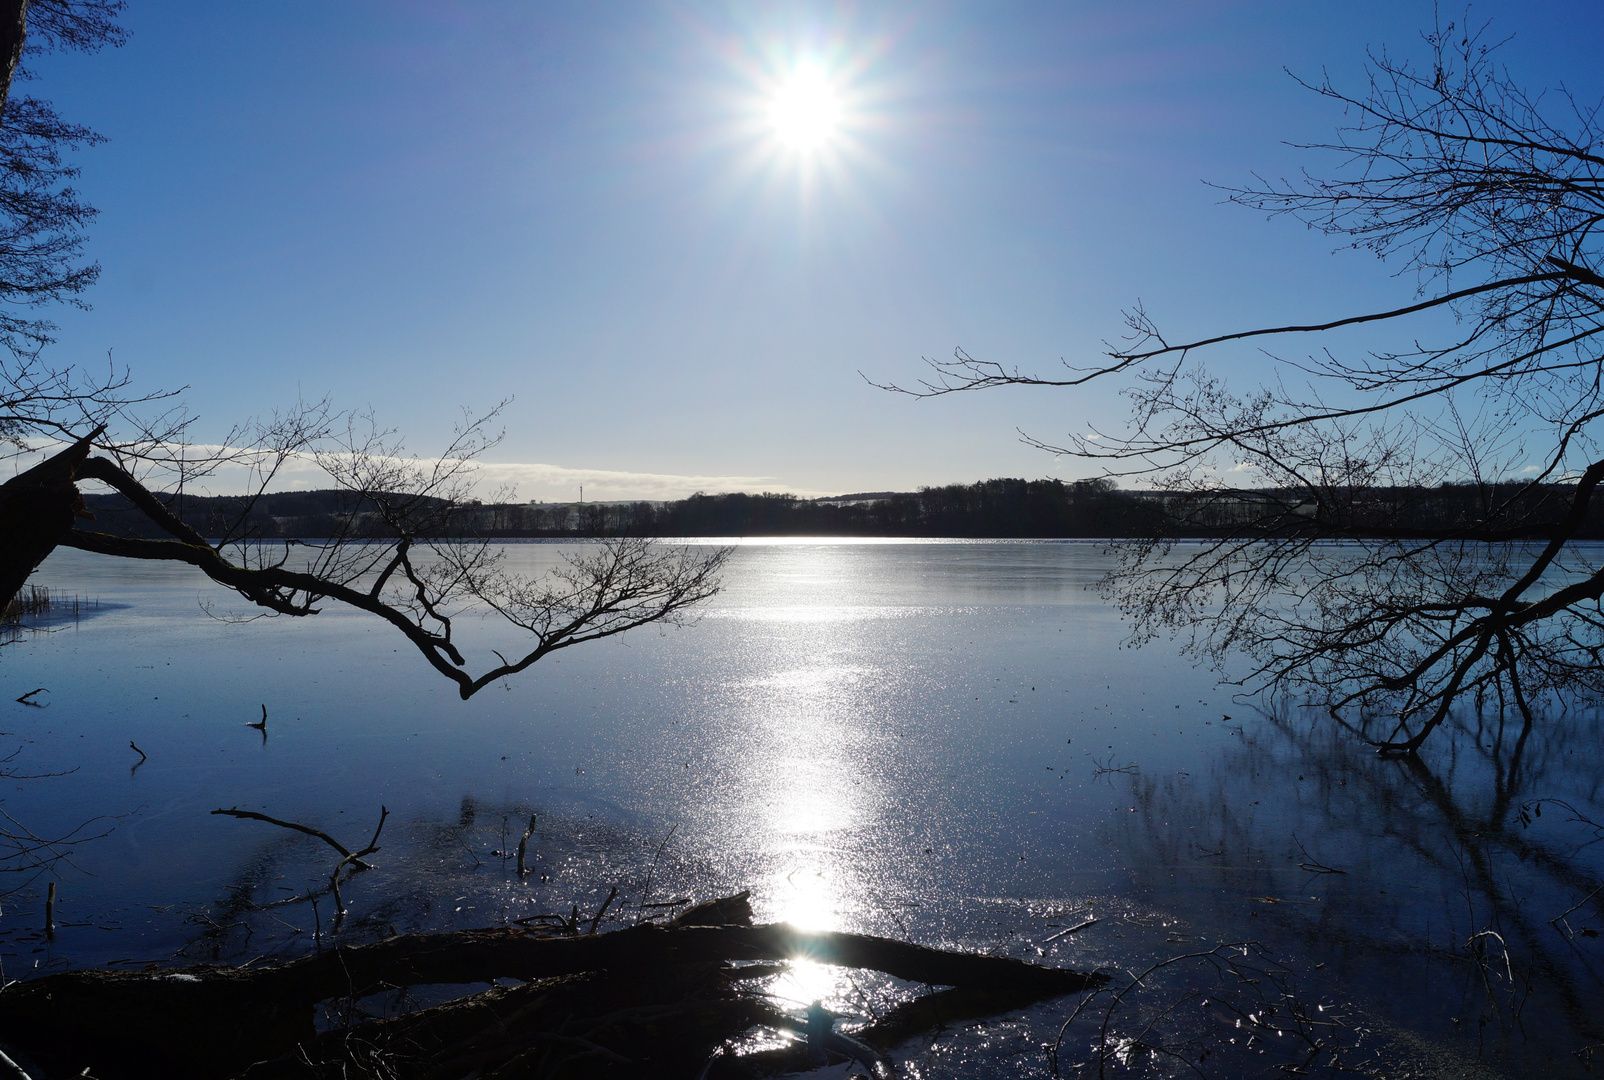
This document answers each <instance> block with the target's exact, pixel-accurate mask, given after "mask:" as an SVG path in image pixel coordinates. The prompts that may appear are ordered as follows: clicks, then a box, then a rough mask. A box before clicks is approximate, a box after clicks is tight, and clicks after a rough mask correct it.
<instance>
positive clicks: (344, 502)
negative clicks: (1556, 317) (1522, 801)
mask: <svg viewBox="0 0 1604 1080" xmlns="http://www.w3.org/2000/svg"><path fill="white" fill-rule="evenodd" d="M1573 493H1574V488H1573V486H1572V485H1566V484H1552V485H1546V486H1536V487H1534V486H1529V485H1516V484H1510V485H1486V484H1484V485H1477V484H1444V485H1440V486H1437V487H1430V488H1401V487H1400V488H1363V489H1359V488H1356V489H1351V490H1348V489H1339V488H1334V489H1329V490H1323V491H1321V492H1320V493H1319V494H1318V496H1316V497H1311V496H1310V495H1309V493H1308V491H1307V490H1305V491H1301V492H1290V491H1286V490H1282V489H1270V488H1265V489H1244V490H1219V491H1206V492H1198V491H1187V492H1162V491H1157V492H1155V491H1127V490H1121V489H1119V488H1118V487H1116V486H1115V485H1114V483H1113V482H1112V481H1109V480H1078V481H1072V482H1067V483H1066V482H1065V481H1062V480H1019V479H999V480H984V481H981V482H979V483H975V484H949V485H946V486H943V487H930V488H921V489H920V490H918V491H914V492H906V493H877V494H876V495H875V496H872V497H869V496H866V497H863V498H861V499H854V498H852V497H850V496H849V497H843V498H839V499H829V500H821V499H803V498H799V497H797V496H795V495H786V494H773V493H764V494H761V495H748V494H741V493H736V494H724V495H703V494H697V495H692V496H691V497H690V498H688V499H679V500H675V501H672V502H660V503H653V502H616V503H570V504H564V503H552V504H535V503H479V502H464V503H457V504H455V505H450V506H447V505H445V504H444V503H442V505H441V506H440V508H439V513H438V514H437V515H436V520H438V521H440V522H442V523H443V525H442V528H441V531H442V532H444V533H446V534H451V535H462V536H477V537H508V538H514V537H585V536H668V537H674V536H907V537H915V536H939V537H970V538H998V539H1014V538H1019V539H1025V538H1054V537H1067V538H1074V537H1083V538H1095V537H1111V538H1120V537H1141V536H1146V537H1151V536H1154V535H1165V534H1167V535H1171V536H1198V537H1217V536H1224V535H1233V534H1236V533H1239V532H1241V531H1243V530H1256V531H1258V532H1260V533H1262V531H1263V529H1264V526H1265V524H1266V522H1272V521H1273V522H1275V523H1276V525H1275V527H1274V531H1275V532H1277V533H1279V534H1281V535H1289V536H1290V535H1299V534H1302V535H1329V536H1333V537H1341V536H1376V535H1391V536H1409V535H1414V534H1417V533H1418V534H1424V533H1427V532H1431V533H1440V532H1441V531H1442V530H1444V529H1452V528H1454V527H1455V526H1456V525H1458V524H1459V523H1461V522H1469V521H1481V522H1486V521H1488V520H1493V521H1497V520H1500V519H1507V520H1509V521H1510V522H1516V521H1530V520H1532V519H1533V518H1541V517H1542V516H1543V515H1545V514H1548V515H1550V516H1552V517H1554V518H1555V520H1558V519H1559V518H1561V517H1563V516H1564V513H1565V511H1566V509H1567V508H1568V507H1569V506H1570V505H1571V502H1572V496H1573ZM86 501H87V503H88V507H89V509H90V510H91V511H92V512H93V513H94V515H95V521H94V525H93V527H94V528H96V529H98V530H100V531H104V532H111V533H115V534H118V535H124V536H137V537H157V536H161V535H163V534H162V533H161V532H160V530H159V529H157V528H156V527H155V526H153V525H152V523H151V522H150V520H149V518H148V517H147V516H146V515H145V514H143V513H141V512H140V511H139V510H137V509H136V508H135V507H134V506H133V505H132V504H131V503H129V502H128V500H127V499H125V498H123V496H121V495H118V494H104V495H88V496H86ZM167 505H168V509H169V510H171V511H172V512H173V514H174V515H176V516H178V517H180V518H181V519H182V520H183V521H184V522H185V523H186V524H188V525H189V526H191V527H192V528H194V529H195V530H196V531H197V532H199V533H201V534H202V535H211V534H212V533H213V532H215V531H216V530H217V528H218V527H219V526H221V525H222V524H223V523H230V524H231V525H232V526H233V527H234V528H235V529H236V530H238V529H239V528H240V527H241V523H242V522H243V528H244V530H245V531H246V532H247V533H248V535H251V536H256V537H260V538H262V539H287V538H301V539H311V538H317V537H327V536H339V535H347V534H348V533H349V532H350V525H351V523H352V522H353V520H357V521H359V522H360V523H361V524H362V525H363V526H364V528H365V529H366V530H367V532H368V533H370V534H373V535H379V536H382V535H384V525H383V521H382V519H381V518H380V515H379V513H378V507H377V506H376V504H374V503H373V501H372V500H371V499H369V498H365V497H355V496H353V495H352V493H350V492H348V491H337V490H331V491H286V492H277V493H271V494H264V495H259V496H256V497H255V498H254V499H250V500H247V499H244V498H238V497H232V496H194V495H191V496H185V497H179V496H171V497H169V498H168V500H167ZM1578 536H1580V537H1587V538H1593V539H1598V538H1604V510H1592V511H1590V512H1589V514H1588V516H1587V519H1586V520H1585V521H1584V522H1583V523H1582V524H1581V526H1580V528H1579V530H1578Z"/></svg>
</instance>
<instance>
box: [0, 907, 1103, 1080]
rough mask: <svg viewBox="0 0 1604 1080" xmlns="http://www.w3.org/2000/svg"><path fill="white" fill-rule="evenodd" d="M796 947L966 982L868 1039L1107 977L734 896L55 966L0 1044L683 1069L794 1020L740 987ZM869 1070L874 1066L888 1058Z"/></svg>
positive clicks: (332, 1060)
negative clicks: (349, 1006)
mask: <svg viewBox="0 0 1604 1080" xmlns="http://www.w3.org/2000/svg"><path fill="white" fill-rule="evenodd" d="M793 959H807V960H811V961H814V962H818V963H827V964H837V965H841V966H845V967H855V968H866V969H872V970H875V971H880V972H883V973H885V974H888V975H893V976H896V977H898V978H901V979H906V980H909V981H911V982H916V983H926V984H931V985H937V986H954V987H960V988H963V989H964V991H965V992H966V993H965V994H964V995H961V997H962V998H963V1001H964V1005H965V1006H966V1007H967V1008H966V1009H965V1008H960V1009H957V1010H954V1009H951V1008H935V1009H927V1010H926V1011H925V1012H924V1013H922V1014H921V1013H919V1012H918V1010H917V1009H912V1008H908V1009H904V1010H899V1022H897V1023H893V1024H889V1025H886V1024H882V1025H879V1026H880V1027H882V1028H884V1030H883V1031H880V1032H878V1034H879V1036H880V1037H881V1038H884V1039H885V1042H884V1044H883V1045H882V1047H881V1048H885V1047H889V1046H890V1045H893V1044H894V1043H895V1042H896V1041H899V1040H900V1039H902V1038H906V1037H908V1036H909V1035H910V1034H913V1033H915V1032H916V1031H918V1030H921V1024H924V1025H925V1026H928V1023H926V1021H927V1020H928V1022H929V1023H934V1022H937V1021H939V1020H943V1019H945V1020H947V1021H950V1020H951V1019H954V1018H955V1012H957V1013H962V1012H965V1011H968V1012H969V1013H970V1014H972V1015H975V1014H977V1013H976V1012H975V1010H976V1008H977V1006H978V1007H979V1009H980V1012H984V1011H985V1009H987V1008H991V1007H992V1006H991V1004H988V1003H994V1004H995V1007H996V1009H997V1010H1002V1009H1009V1008H1017V1007H1020V1006H1021V1005H1024V1004H1028V1003H1030V1002H1032V1001H1037V1000H1042V999H1045V998H1049V997H1055V996H1058V995H1061V994H1068V993H1074V992H1077V991H1080V990H1083V989H1086V988H1089V987H1094V986H1099V985H1101V984H1102V983H1103V982H1105V981H1106V978H1105V977H1104V976H1102V975H1098V974H1084V973H1081V972H1076V971H1067V970H1062V969H1055V968H1045V967H1038V966H1035V965H1032V964H1028V963H1025V962H1023V961H1020V960H1014V959H1011V958H1008V957H998V956H984V955H977V954H970V953H958V952H950V951H946V950H942V949H933V948H929V947H926V946H922V945H915V944H912V943H910V942H905V941H897V940H893V939H890V938H882V937H875V936H872V935H868V934H850V933H834V932H824V931H806V930H799V929H797V928H796V927H793V926H790V925H787V924H783V923H775V924H769V925H763V926H755V925H752V922H751V908H750V906H749V904H748V901H747V896H746V894H744V893H743V894H740V895H738V896H735V897H727V898H723V899H721V900H715V901H709V902H707V903H704V904H699V905H696V906H695V907H692V908H690V909H688V910H687V911H685V912H683V913H682V914H681V915H680V916H679V917H678V918H676V919H675V920H673V921H672V922H670V923H668V924H666V925H650V924H643V925H638V926H633V927H629V928H627V929H622V930H615V931H612V932H609V933H602V934H594V935H589V934H585V935H579V936H561V937H558V936H551V935H550V934H549V933H545V932H542V931H540V930H529V929H524V928H511V927H509V928H496V929H484V930H463V931H455V932H451V933H439V934H404V935H399V936H396V937H392V938H389V939H386V940H384V941H378V942H374V943H372V944H368V945H358V946H351V947H340V946H336V947H334V948H326V949H325V950H324V951H323V952H321V953H319V954H317V955H315V956H309V957H305V958H302V959H300V960H295V961H292V962H289V963H285V964H280V965H277V966H272V967H263V968H250V969H239V968H229V967H222V966H214V965H200V966H196V967H190V968H185V969H181V970H176V971H175V970H169V971H147V972H113V971H77V972H65V973H61V974H56V975H50V976H46V977H44V978H40V979H35V980H32V981H30V982H25V983H20V984H14V985H12V986H10V987H8V988H7V989H6V990H5V991H4V992H3V993H0V1040H3V1041H5V1042H8V1043H11V1044H14V1045H16V1046H18V1047H19V1048H21V1049H23V1050H25V1051H26V1052H28V1053H29V1054H32V1055H33V1056H35V1057H36V1058H38V1059H39V1060H40V1061H42V1062H44V1063H45V1064H46V1065H47V1067H50V1068H51V1069H52V1071H53V1072H54V1071H56V1070H59V1071H62V1072H69V1071H70V1072H72V1073H75V1074H76V1073H78V1072H80V1071H82V1070H83V1069H85V1068H87V1069H89V1071H90V1073H91V1074H92V1075H94V1076H96V1077H100V1078H101V1080H117V1078H119V1077H133V1076H147V1075H156V1074H160V1075H163V1076H165V1077H172V1078H175V1080H181V1078H186V1077H188V1078H196V1080H201V1078H206V1080H211V1078H223V1077H230V1076H241V1075H243V1076H247V1077H249V1078H250V1080H312V1078H321V1077H335V1076H342V1077H344V1076H364V1075H374V1076H377V1075H383V1076H386V1077H389V1078H392V1080H436V1078H438V1080H447V1078H456V1077H461V1076H465V1075H468V1074H470V1073H475V1072H476V1073H477V1074H478V1075H479V1076H481V1077H486V1078H488V1077H496V1076H513V1075H517V1076H524V1077H566V1076H573V1077H580V1076H585V1077H589V1076H597V1077H613V1076H616V1077H648V1076H649V1077H676V1076H684V1077H686V1078H687V1080H691V1078H694V1077H696V1076H698V1075H700V1074H701V1071H702V1069H703V1067H704V1066H705V1065H706V1064H707V1063H708V1061H709V1060H710V1059H711V1058H712V1057H713V1055H715V1054H716V1053H718V1051H719V1049H720V1048H721V1047H723V1046H724V1045H725V1044H726V1043H728V1042H730V1041H731V1040H733V1039H736V1038H738V1037H739V1036H741V1035H742V1034H743V1033H745V1032H746V1031H748V1030H750V1029H751V1028H753V1027H757V1026H762V1027H769V1028H775V1029H786V1028H794V1027H795V1023H796V1022H795V1021H794V1020H790V1019H788V1018H786V1017H784V1016H783V1015H781V1014H779V1013H777V1012H776V1011H775V1010H774V1008H773V1006H771V1005H770V1004H768V1003H767V1001H766V1000H764V999H763V998H762V997H760V996H757V995H754V994H753V993H752V992H750V991H749V990H747V989H745V987H746V986H747V984H748V980H747V979H746V978H745V977H744V976H745V974H746V971H747V968H746V965H750V964H752V963H753V962H775V961H788V960H793ZM497 979H518V980H521V981H522V982H523V985H521V986H516V987H495V988H493V989H491V990H488V991H484V992H481V993H477V994H472V995H470V996H468V997H465V998H461V999H458V1000H455V1001H450V1002H447V1003H446V1004H444V1005H439V1006H436V1007H434V1008H430V1009H422V1010H419V1011H417V1012H413V1013H408V1014H405V1015H402V1016H398V1017H392V1018H388V1019H365V1020H363V1021H362V1022H352V1023H350V1024H348V1025H347V1026H345V1027H342V1028H339V1029H336V1030H333V1031H326V1032H323V1033H322V1034H319V1033H318V1032H317V1031H316V1030H315V1029H314V1020H313V1018H314V1013H315V1007H316V1005H317V1004H318V1003H319V1002H323V1001H330V1000H335V1001H341V1000H343V1001H349V1002H352V1003H354V1002H355V1000H356V999H359V998H361V997H364V996H367V995H371V994H375V993H380V992H385V991H393V990H396V989H399V988H403V987H412V986H427V985H440V984H458V985H462V984H476V983H477V984H483V983H488V982H493V981H494V980H497ZM931 1000H937V1001H953V999H952V998H951V997H947V998H943V997H942V996H941V995H937V997H936V998H935V999H931ZM954 1003H955V1004H956V1002H955V1001H954ZM89 1017H93V1018H94V1022H93V1023H92V1024H90V1023H86V1018H89ZM876 1034H877V1032H876V1031H875V1030H874V1029H867V1030H866V1031H864V1032H860V1033H858V1038H859V1039H863V1040H865V1041H867V1042H868V1043H869V1044H870V1045H871V1046H872V1045H874V1040H875V1036H876ZM833 1045H849V1044H848V1043H847V1041H846V1040H837V1041H836V1044H833ZM723 1064H726V1065H728V1064H731V1062H728V1061H726V1062H724V1063H723ZM876 1069H877V1071H880V1072H883V1071H884V1065H883V1063H881V1064H880V1065H878V1066H876Z"/></svg>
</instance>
